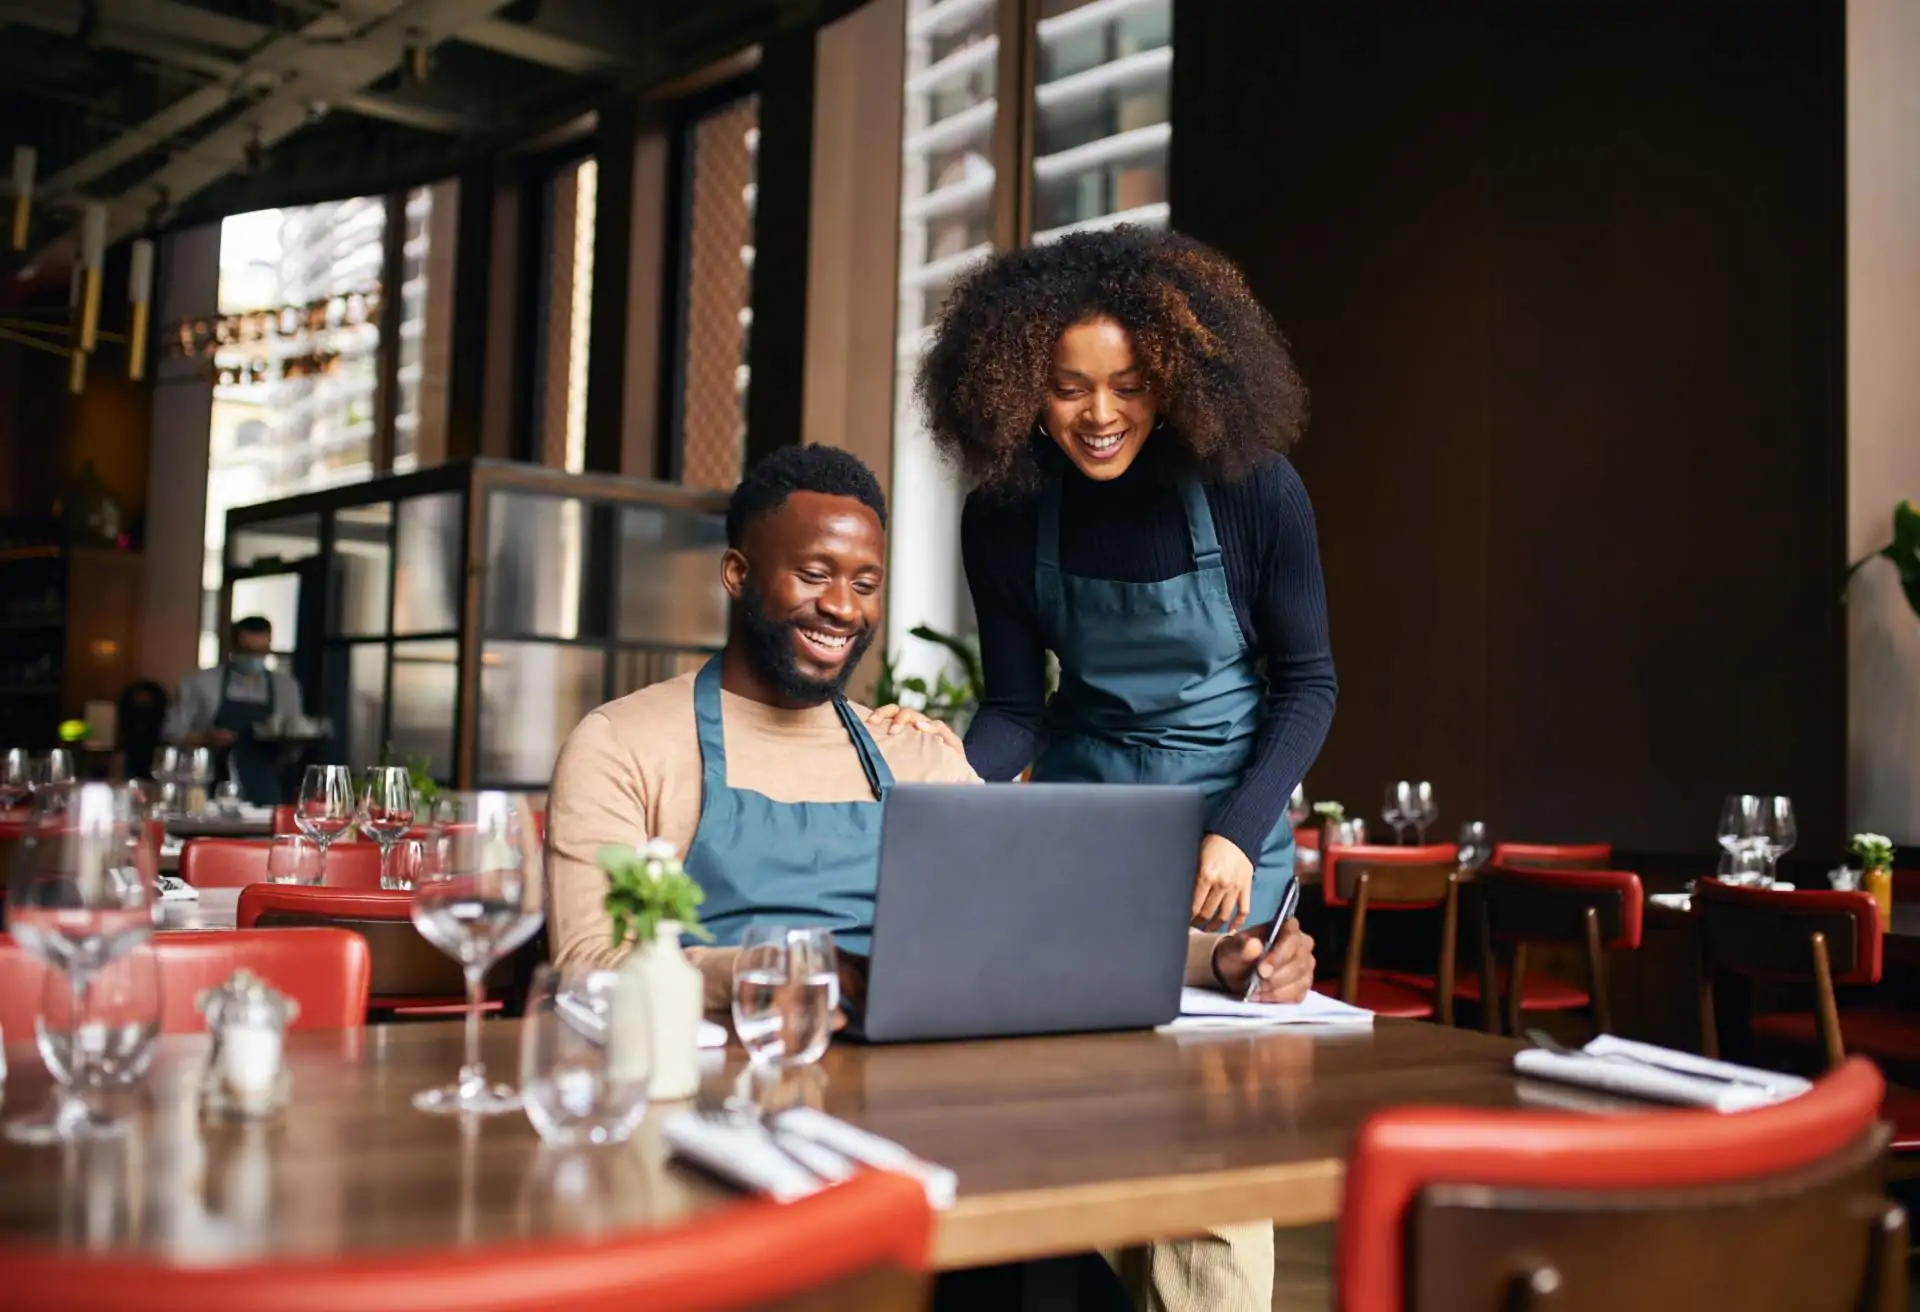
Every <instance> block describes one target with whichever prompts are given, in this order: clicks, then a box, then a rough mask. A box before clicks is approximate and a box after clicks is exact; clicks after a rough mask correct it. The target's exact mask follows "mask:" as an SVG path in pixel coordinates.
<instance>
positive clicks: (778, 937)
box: [733, 925, 840, 1066]
mask: <svg viewBox="0 0 1920 1312" xmlns="http://www.w3.org/2000/svg"><path fill="white" fill-rule="evenodd" d="M839 1005H840V974H839V970H838V962H837V960H836V958H835V955H834V950H833V935H832V934H831V933H830V932H829V931H827V930H825V929H819V928H796V927H791V926H787V925H753V926H750V927H749V928H748V929H747V932H746V933H745V935H743V936H742V937H741V940H740V948H739V951H738V952H737V954H736V955H735V957H734V964H733V1029H734V1033H736V1034H738V1035H739V1036H740V1044H741V1046H742V1047H744V1048H745V1049H746V1050H747V1060H748V1061H750V1062H752V1063H754V1064H755V1065H762V1064H765V1065H774V1066H804V1065H806V1064H808V1063H809V1062H815V1061H818V1060H820V1054H821V1053H823V1052H825V1051H826V1050H827V1042H828V1040H829V1039H830V1038H831V1036H832V1033H833V1013H834V1011H835V1010H836V1009H837V1008H838V1007H839Z"/></svg>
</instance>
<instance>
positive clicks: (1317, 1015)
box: [1160, 989, 1373, 1032]
mask: <svg viewBox="0 0 1920 1312" xmlns="http://www.w3.org/2000/svg"><path fill="white" fill-rule="evenodd" d="M1371 1024H1373V1013H1372V1012H1370V1011H1368V1010H1366V1009H1365V1008H1364V1007H1355V1006H1351V1005H1349V1004H1348V1003H1345V1002H1342V1001H1340V999H1338V998H1330V997H1328V996H1327V995H1326V994H1324V993H1309V994H1307V996H1306V997H1305V998H1304V999H1303V1000H1301V1001H1299V1002H1242V1001H1240V999H1238V998H1233V997H1229V996H1227V995H1226V994H1225V993H1221V992H1219V991H1218V990H1216V989H1181V990H1180V1018H1179V1019H1178V1020H1175V1021H1173V1022H1172V1023H1170V1024H1167V1025H1163V1026H1161V1027H1160V1028H1161V1029H1162V1030H1163V1031H1171V1032H1179V1031H1182V1030H1205V1029H1265V1028H1268V1027H1269V1026H1279V1025H1324V1026H1342V1027H1351V1026H1355V1025H1371Z"/></svg>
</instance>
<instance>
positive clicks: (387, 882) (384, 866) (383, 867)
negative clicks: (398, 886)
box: [380, 838, 393, 888]
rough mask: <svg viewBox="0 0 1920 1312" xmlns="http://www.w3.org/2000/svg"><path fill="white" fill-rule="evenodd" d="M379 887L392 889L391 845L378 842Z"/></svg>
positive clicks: (383, 840) (385, 842)
mask: <svg viewBox="0 0 1920 1312" xmlns="http://www.w3.org/2000/svg"><path fill="white" fill-rule="evenodd" d="M380 887H382V888H392V887H393V844H392V843H389V842H388V841H387V840H386V839H384V838H383V839H381V840H380Z"/></svg>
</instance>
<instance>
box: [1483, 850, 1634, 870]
mask: <svg viewBox="0 0 1920 1312" xmlns="http://www.w3.org/2000/svg"><path fill="white" fill-rule="evenodd" d="M1493 864H1494V865H1496V866H1509V867H1513V868H1517V869H1524V870H1606V869H1609V868H1610V867H1611V866H1612V865H1613V844H1612V843H1495V844H1494V845H1493Z"/></svg>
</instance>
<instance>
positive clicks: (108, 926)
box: [6, 783, 158, 1143]
mask: <svg viewBox="0 0 1920 1312" xmlns="http://www.w3.org/2000/svg"><path fill="white" fill-rule="evenodd" d="M62 792H63V793H64V794H65V796H64V797H63V798H62V799H61V801H60V802H59V803H58V804H53V805H45V806H41V807H39V808H38V809H36V811H35V813H34V817H33V819H32V821H30V822H29V824H28V829H27V835H26V838H25V841H24V842H23V843H22V844H21V848H20V851H19V853H18V855H17V857H16V858H15V861H14V870H13V878H12V879H11V881H9V883H8V885H7V928H8V930H9V931H10V932H11V933H12V935H13V937H14V939H15V941H16V942H18V943H19V945H20V946H21V948H22V949H24V950H25V951H26V952H27V953H28V954H29V955H30V956H33V957H35V958H38V959H39V960H40V961H41V962H43V963H45V964H46V965H47V966H48V967H49V968H51V969H52V970H53V971H54V972H56V973H60V974H64V975H65V976H66V980H65V983H66V986H67V989H68V991H69V993H70V995H71V1006H70V1010H69V1012H68V1014H69V1015H72V1016H80V1017H84V1016H86V1015H87V1014H88V1005H89V990H90V989H91V987H92V985H93V982H94V981H95V980H96V979H97V978H99V977H100V976H101V975H102V974H103V973H104V972H105V971H106V970H107V968H108V967H109V966H111V965H112V964H113V963H114V962H115V961H116V960H117V959H119V958H121V957H124V956H126V955H128V954H129V953H131V952H133V951H134V950H136V949H137V948H139V947H140V946H141V945H142V944H143V943H145V942H146V941H147V940H148V939H150V938H151V937H152V936H153V909H152V899H153V883H154V880H155V879H156V877H157V875H158V862H157V859H156V855H155V853H154V851H153V849H152V844H151V842H150V841H149V839H148V836H147V832H146V826H145V824H144V819H145V817H144V815H143V814H142V808H141V805H140V802H139V799H138V796H137V794H135V793H134V791H133V790H132V789H129V788H125V787H119V786H115V785H113V784H102V783H89V784H80V785H78V786H75V787H72V788H69V789H64V790H62ZM82 1060H83V1061H84V1060H90V1054H87V1053H85V1052H84V1050H83V1053H82ZM90 1078H91V1077H90V1076H89V1075H88V1074H86V1073H85V1072H80V1073H78V1074H77V1076H76V1077H75V1078H73V1079H72V1080H70V1081H69V1084H68V1085H67V1086H63V1088H67V1089H69V1090H70V1089H71V1087H72V1086H79V1087H81V1088H84V1087H85V1086H86V1085H87V1083H88V1081H89V1079H90ZM122 1128H124V1125H123V1124H122V1123H119V1122H116V1121H114V1120H113V1119H112V1118H110V1117H105V1116H102V1115H100V1114H99V1113H98V1112H96V1111H95V1110H94V1108H93V1107H92V1106H91V1105H90V1104H89V1103H88V1102H87V1101H86V1099H85V1098H84V1097H80V1096H74V1097H67V1096H60V1097H58V1098H57V1099H56V1101H55V1105H54V1107H53V1109H52V1110H51V1111H50V1112H49V1113H46V1114H43V1115H40V1116H36V1117H28V1118H24V1119H18V1120H13V1121H9V1122H8V1123H7V1125H6V1134H7V1136H8V1137H9V1138H11V1139H14V1140H16V1141H18V1142H22V1143H57V1142H63V1141H66V1140H71V1139H83V1138H96V1137H102V1136H107V1135H111V1134H114V1133H117V1132H118V1131H119V1130H120V1129H122Z"/></svg>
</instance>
